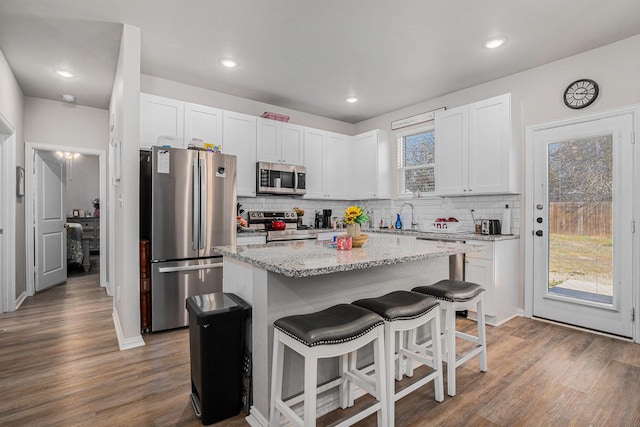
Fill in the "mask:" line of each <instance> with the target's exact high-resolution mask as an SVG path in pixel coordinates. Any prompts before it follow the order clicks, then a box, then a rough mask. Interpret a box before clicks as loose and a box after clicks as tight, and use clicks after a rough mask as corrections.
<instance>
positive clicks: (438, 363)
mask: <svg viewBox="0 0 640 427" xmlns="http://www.w3.org/2000/svg"><path fill="white" fill-rule="evenodd" d="M439 311H440V310H438V313H436V315H435V317H434V318H433V319H432V320H431V322H430V323H431V343H432V344H431V350H432V353H433V355H432V356H433V366H432V368H433V369H435V370H436V371H438V376H437V377H436V379H435V380H434V384H433V387H434V391H435V397H436V401H437V402H442V401H443V400H444V379H443V375H442V341H440V333H441V330H442V329H441V328H440V312H439ZM414 333H415V332H414Z"/></svg>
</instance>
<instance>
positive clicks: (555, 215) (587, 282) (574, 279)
mask: <svg viewBox="0 0 640 427" xmlns="http://www.w3.org/2000/svg"><path fill="white" fill-rule="evenodd" d="M632 130H633V118H632V116H631V114H621V115H619V116H614V117H608V118H602V119H599V120H592V121H588V122H584V123H578V124H571V125H566V126H560V127H556V128H550V129H544V130H539V131H535V132H534V144H535V145H534V151H535V160H534V163H535V164H534V168H535V170H534V186H535V187H534V188H535V191H534V193H535V194H534V205H533V206H532V209H533V210H532V218H533V220H534V221H535V222H534V232H535V236H534V269H533V270H534V273H533V276H534V277H533V280H534V295H533V315H534V316H538V317H542V318H546V319H552V320H556V321H560V322H564V323H568V324H572V325H577V326H582V327H586V328H590V329H594V330H598V331H603V332H608V333H613V334H617V335H621V336H625V337H631V336H632V316H633V314H632V308H633V299H632V297H633V286H632V283H633V268H632V267H633V234H632V233H633V228H634V224H633V197H632V195H633V194H634V192H633V190H634V188H633V187H634V176H633V143H632V142H633V141H632Z"/></svg>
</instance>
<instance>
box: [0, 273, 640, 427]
mask: <svg viewBox="0 0 640 427" xmlns="http://www.w3.org/2000/svg"><path fill="white" fill-rule="evenodd" d="M473 325H474V323H473V322H470V321H467V320H459V326H460V327H464V328H469V327H472V326H473ZM487 332H488V340H489V371H488V372H487V373H481V372H479V370H478V363H477V360H474V361H472V362H469V363H467V364H466V365H465V366H463V367H461V368H459V370H458V395H457V396H456V397H454V398H451V397H446V398H445V401H444V402H442V403H436V402H435V401H434V400H433V388H432V387H431V386H430V385H428V386H425V387H423V388H422V389H420V390H418V391H417V392H415V393H413V394H411V395H409V396H407V397H405V398H404V399H402V400H400V401H399V402H397V403H396V426H412V427H413V426H439V425H441V426H515V425H518V426H591V425H592V426H638V425H640V399H638V396H640V346H638V345H636V344H632V343H628V342H623V341H620V340H616V339H612V338H607V337H603V336H598V335H594V334H589V333H586V332H581V331H576V330H572V329H568V328H564V327H561V326H557V325H553V324H549V323H543V322H538V321H535V320H530V319H524V318H516V319H513V320H511V321H510V322H508V323H506V324H505V325H503V326H500V327H497V328H493V327H489V328H488V331H487ZM144 339H145V341H146V343H147V345H146V346H144V347H140V348H137V349H132V350H127V351H124V352H121V351H119V350H118V344H117V341H116V337H115V332H114V329H113V323H112V319H111V299H110V298H109V297H107V296H106V294H105V292H104V290H103V289H101V288H100V287H99V286H98V278H97V269H92V274H78V275H75V276H73V277H70V279H69V280H68V282H67V283H66V284H63V285H60V286H57V287H55V288H53V289H50V290H47V291H44V292H42V293H39V294H37V295H36V296H34V297H32V298H29V299H27V301H25V303H24V304H23V305H22V307H20V309H19V310H18V311H16V312H14V313H5V314H0V425H2V426H199V425H201V424H200V421H199V419H198V418H196V417H195V416H194V414H193V411H192V409H191V406H190V403H189V392H190V378H189V377H190V373H189V345H188V331H187V330H186V329H183V330H178V331H172V332H165V333H159V334H153V335H145V336H144ZM445 387H446V385H445ZM365 400H366V398H362V399H359V401H362V402H357V405H362V404H365V403H366V402H365ZM348 411H349V410H347V411H346V412H348ZM342 415H344V414H343V413H342V411H335V412H334V413H331V414H329V415H326V416H325V417H323V418H321V419H320V420H319V423H318V424H319V425H329V424H331V423H332V422H333V421H334V420H335V419H336V418H337V417H339V416H342ZM217 425H218V426H223V427H236V426H245V425H247V423H246V422H245V421H244V419H243V416H242V415H240V416H237V417H235V418H233V419H231V420H227V421H224V422H221V423H218V424H217ZM358 425H359V426H374V425H375V416H371V417H369V418H367V419H365V420H363V421H362V422H360V423H359V424H358Z"/></svg>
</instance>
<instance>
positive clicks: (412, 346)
mask: <svg viewBox="0 0 640 427" xmlns="http://www.w3.org/2000/svg"><path fill="white" fill-rule="evenodd" d="M416 346H417V343H416V330H415V329H411V330H410V331H408V332H407V349H408V350H409V351H411V352H412V353H415V351H416ZM405 375H406V376H408V377H409V378H411V377H412V376H413V363H412V362H411V360H407V366H406V370H405Z"/></svg>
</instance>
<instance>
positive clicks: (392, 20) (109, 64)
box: [0, 0, 640, 123]
mask: <svg viewBox="0 0 640 427" xmlns="http://www.w3.org/2000/svg"><path fill="white" fill-rule="evenodd" d="M122 23H126V24H131V25H133V26H136V27H139V28H140V29H141V34H142V46H141V52H142V53H141V56H142V62H141V72H142V74H147V75H151V76H156V77H161V78H164V79H169V80H173V81H176V82H181V83H185V84H188V85H193V86H198V87H202V88H206V89H210V90H214V91H218V92H223V93H227V94H231V95H236V96H240V97H243V98H249V99H253V100H256V101H260V102H265V103H268V104H272V105H276V106H280V107H284V108H289V109H293V110H298V111H303V112H307V113H311V114H316V115H319V116H323V117H327V118H332V119H337V120H341V121H344V122H348V123H357V122H359V121H362V120H365V119H368V118H371V117H375V116H378V115H381V114H384V113H387V112H390V111H394V110H397V109H400V108H403V107H406V106H409V105H412V104H415V103H418V102H421V101H424V100H428V99H432V98H435V97H438V96H441V95H444V94H447V93H451V92H455V91H457V90H460V89H464V88H467V87H471V86H474V85H477V84H481V83H484V82H487V81H491V80H494V79H497V78H500V77H503V76H507V75H510V74H513V73H516V72H519V71H523V70H526V69H529V68H532V67H536V66H539V65H542V64H545V63H548V62H551V61H555V60H557V59H560V58H563V57H567V56H571V55H574V54H577V53H580V52H583V51H586V50H590V49H593V48H596V47H599V46H603V45H606V44H609V43H612V42H615V41H618V40H622V39H624V38H627V37H630V36H633V35H636V34H638V33H640V1H638V0H609V1H602V0H580V1H576V0H536V1H531V0H510V1H504V0H484V1H472V0H466V1H464V0H450V1H442V0H402V1H392V0H323V1H304V0H277V1H264V0H216V1H212V0H110V1H105V0H2V4H1V6H0V49H1V50H2V52H3V53H4V55H5V57H6V59H7V61H8V63H9V65H10V67H11V69H12V70H13V72H14V74H15V76H16V79H17V80H18V83H19V84H20V86H21V87H22V89H23V92H24V94H25V95H26V96H33V97H40V98H45V99H53V100H61V95H62V94H65V93H68V94H72V95H74V96H75V97H76V103H77V104H80V105H86V106H91V107H97V108H104V109H106V108H108V103H109V97H110V94H111V87H112V83H113V78H114V75H115V69H116V63H117V57H118V52H119V46H120V37H121V34H122V25H121V24H122ZM496 36H502V37H506V38H507V43H505V44H504V45H503V46H502V47H501V48H498V49H494V50H489V49H486V48H484V47H483V43H484V42H485V41H487V40H488V39H490V38H493V37H496ZM223 57H231V58H234V59H235V60H237V61H238V63H239V66H238V67H236V68H234V69H225V68H224V67H222V66H221V65H220V64H219V63H218V61H219V60H220V59H221V58H223ZM60 68H62V69H66V70H69V71H71V72H73V73H74V74H75V75H76V77H74V78H71V79H63V78H61V77H59V76H58V75H56V74H55V73H54V71H55V70H56V69H60ZM587 75H588V72H586V71H584V70H581V72H579V73H576V78H578V77H585V76H587ZM349 96H356V97H357V98H358V99H359V101H358V102H357V103H354V104H348V103H346V102H345V98H347V97H349Z"/></svg>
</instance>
